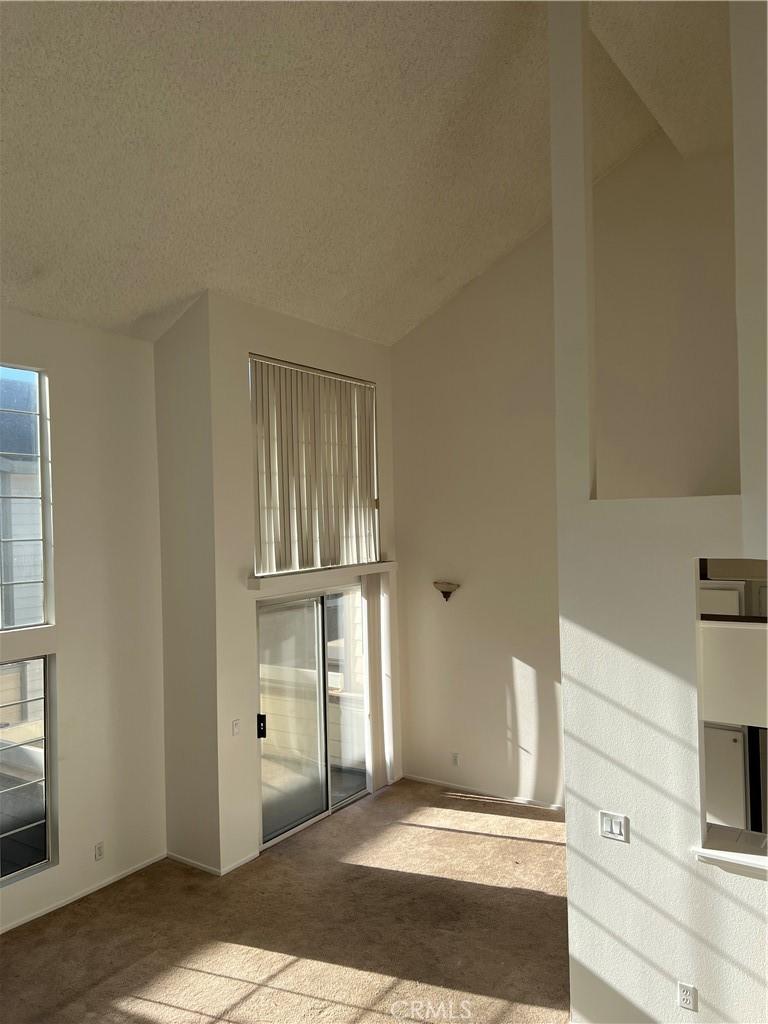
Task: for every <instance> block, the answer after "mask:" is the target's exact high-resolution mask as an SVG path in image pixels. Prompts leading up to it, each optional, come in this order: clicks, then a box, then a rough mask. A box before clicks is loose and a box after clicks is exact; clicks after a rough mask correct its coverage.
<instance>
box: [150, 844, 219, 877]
mask: <svg viewBox="0 0 768 1024" xmlns="http://www.w3.org/2000/svg"><path fill="white" fill-rule="evenodd" d="M166 856H167V857H168V860H175V861H176V862H177V863H178V864H186V865H187V867H190V868H197V869H198V871H205V872H207V873H208V874H209V875H216V876H217V877H218V876H219V875H223V874H224V872H223V871H222V870H221V868H212V867H211V866H210V864H203V863H201V862H200V861H199V860H192V858H191V857H182V856H181V854H180V853H171V851H170V850H169V851H168V853H167V854H166ZM227 870H229V871H231V870H232V868H228V869H227Z"/></svg>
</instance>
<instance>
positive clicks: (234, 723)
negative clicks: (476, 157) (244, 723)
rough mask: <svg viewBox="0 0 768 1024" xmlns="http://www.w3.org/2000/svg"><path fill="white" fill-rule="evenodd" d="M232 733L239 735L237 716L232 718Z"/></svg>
mask: <svg viewBox="0 0 768 1024" xmlns="http://www.w3.org/2000/svg"><path fill="white" fill-rule="evenodd" d="M232 735H233V736H239V735H240V719H239V718H235V719H233V720H232Z"/></svg>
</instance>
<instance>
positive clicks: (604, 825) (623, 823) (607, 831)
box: [600, 811, 629, 843]
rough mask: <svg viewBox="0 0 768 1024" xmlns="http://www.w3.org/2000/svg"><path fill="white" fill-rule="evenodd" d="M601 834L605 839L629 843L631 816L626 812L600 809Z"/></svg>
mask: <svg viewBox="0 0 768 1024" xmlns="http://www.w3.org/2000/svg"><path fill="white" fill-rule="evenodd" d="M600 835H601V836H602V837H603V838H604V839H616V840H617V841H618V842H620V843H628V842H629V818H628V817H627V816H626V814H615V813H614V812H613V811H600Z"/></svg>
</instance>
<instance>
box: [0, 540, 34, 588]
mask: <svg viewBox="0 0 768 1024" xmlns="http://www.w3.org/2000/svg"><path fill="white" fill-rule="evenodd" d="M0 575H1V576H2V581H3V583H28V582H35V583H36V582H39V581H40V580H42V578H43V543H42V541H39V540H27V541H12V540H4V541H2V543H0Z"/></svg>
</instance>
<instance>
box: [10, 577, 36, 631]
mask: <svg viewBox="0 0 768 1024" xmlns="http://www.w3.org/2000/svg"><path fill="white" fill-rule="evenodd" d="M44 609H45V601H44V595H43V584H42V583H12V584H8V585H7V586H3V587H2V625H3V629H8V628H10V627H11V626H37V625H39V624H40V623H41V622H43V620H44Z"/></svg>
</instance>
